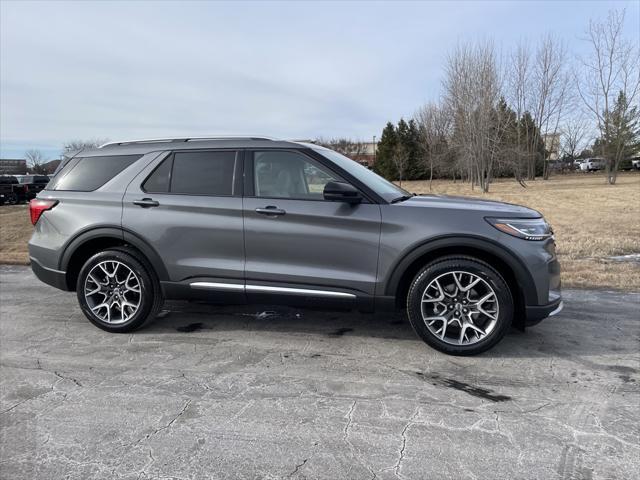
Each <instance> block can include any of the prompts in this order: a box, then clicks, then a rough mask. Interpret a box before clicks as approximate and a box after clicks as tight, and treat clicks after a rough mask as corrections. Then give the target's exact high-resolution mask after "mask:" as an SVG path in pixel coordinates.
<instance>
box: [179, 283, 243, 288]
mask: <svg viewBox="0 0 640 480" xmlns="http://www.w3.org/2000/svg"><path fill="white" fill-rule="evenodd" d="M189 286H190V287H191V288H194V289H196V290H244V285H242V284H241V283H216V282H193V283H190V284H189Z"/></svg>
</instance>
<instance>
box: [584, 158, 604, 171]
mask: <svg viewBox="0 0 640 480" xmlns="http://www.w3.org/2000/svg"><path fill="white" fill-rule="evenodd" d="M598 170H604V160H603V159H601V158H587V159H586V160H585V161H584V162H582V163H581V164H580V171H582V172H597V171H598Z"/></svg>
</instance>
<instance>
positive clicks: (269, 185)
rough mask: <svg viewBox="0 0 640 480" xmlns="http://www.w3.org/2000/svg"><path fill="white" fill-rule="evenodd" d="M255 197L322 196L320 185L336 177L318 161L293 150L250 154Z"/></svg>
mask: <svg viewBox="0 0 640 480" xmlns="http://www.w3.org/2000/svg"><path fill="white" fill-rule="evenodd" d="M254 181H255V192H256V197H271V198H297V199H303V200H323V199H324V196H323V192H324V187H325V185H326V184H327V183H329V182H331V181H340V179H339V178H338V177H337V176H336V175H335V174H333V173H331V172H330V171H329V170H327V169H326V168H324V167H323V166H322V165H320V164H319V163H316V162H315V161H313V160H311V159H310V158H308V157H306V156H305V155H302V154H301V153H297V152H278V151H270V152H256V153H255V154H254Z"/></svg>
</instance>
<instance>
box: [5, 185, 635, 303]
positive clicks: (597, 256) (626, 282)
mask: <svg viewBox="0 0 640 480" xmlns="http://www.w3.org/2000/svg"><path fill="white" fill-rule="evenodd" d="M403 187H405V188H406V189H407V190H409V191H412V192H416V193H434V194H449V195H464V196H475V197H482V198H489V199H495V200H501V201H505V202H510V203H519V204H522V205H526V206H528V207H531V208H535V209H536V210H538V211H540V212H541V213H542V214H543V215H544V216H545V217H546V218H547V220H548V221H549V222H550V223H551V224H552V225H553V228H554V230H555V233H556V239H557V243H558V255H559V257H560V261H561V263H562V269H563V273H562V281H563V284H564V286H566V287H581V288H607V289H619V290H631V291H640V263H638V262H619V261H615V260H612V259H611V258H610V257H612V256H616V255H626V254H632V253H636V254H638V253H640V174H637V173H623V174H621V175H620V176H619V177H618V183H617V185H615V186H609V185H606V184H605V181H604V177H603V176H602V175H596V174H575V175H564V176H560V175H558V176H556V177H552V178H551V179H550V180H547V181H543V180H536V181H535V182H529V183H528V187H527V188H522V187H521V186H520V185H519V184H517V183H516V182H514V181H513V180H498V181H496V182H494V183H493V184H492V185H491V191H490V193H487V194H482V193H480V191H479V190H477V189H476V190H475V191H472V190H471V187H470V186H469V184H465V183H460V182H458V183H453V182H451V181H444V180H438V181H434V182H433V189H432V191H431V192H429V182H426V181H419V182H404V183H403ZM31 231H32V226H31V223H30V222H29V212H28V209H27V206H26V205H18V206H2V207H0V263H21V264H26V263H28V261H29V256H28V255H27V241H28V240H29V237H30V235H31Z"/></svg>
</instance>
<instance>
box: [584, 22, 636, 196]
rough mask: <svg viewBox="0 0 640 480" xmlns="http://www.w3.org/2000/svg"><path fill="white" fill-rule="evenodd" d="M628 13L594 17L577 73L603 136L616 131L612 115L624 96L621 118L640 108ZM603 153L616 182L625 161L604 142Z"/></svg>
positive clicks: (610, 177)
mask: <svg viewBox="0 0 640 480" xmlns="http://www.w3.org/2000/svg"><path fill="white" fill-rule="evenodd" d="M624 17H625V12H624V10H622V11H616V10H612V11H610V12H609V15H608V16H607V18H606V20H603V21H602V22H598V21H594V20H591V21H590V22H589V27H588V29H587V38H586V40H587V41H588V42H589V46H590V50H591V52H590V54H589V56H588V57H585V58H582V59H581V62H582V65H583V69H582V71H581V72H580V73H577V74H576V85H577V88H578V93H579V95H580V98H581V99H582V101H583V103H584V105H585V106H586V108H587V109H588V110H589V112H591V114H592V116H593V117H594V118H595V120H596V123H597V127H598V131H599V134H600V138H601V139H609V138H611V137H612V132H613V131H614V130H615V125H614V120H613V118H614V117H615V116H614V115H612V112H613V109H614V108H615V106H616V100H617V99H618V98H619V97H620V96H622V97H623V98H624V101H623V104H622V105H621V106H622V111H618V112H617V113H618V115H617V116H618V117H623V118H624V117H627V116H628V115H629V113H630V111H631V110H632V109H633V108H634V106H635V108H636V109H637V98H638V90H639V89H640V68H639V64H640V54H639V49H638V47H637V46H636V45H635V44H634V43H633V41H629V40H627V39H625V38H623V36H622V30H623V25H624ZM601 146H602V156H603V157H604V158H605V160H606V162H605V163H606V173H607V182H608V183H609V184H611V185H613V184H615V183H616V179H617V172H618V167H619V165H620V161H621V160H622V158H621V155H617V154H616V152H615V149H614V151H613V152H612V149H607V148H606V142H602V145H601Z"/></svg>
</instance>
